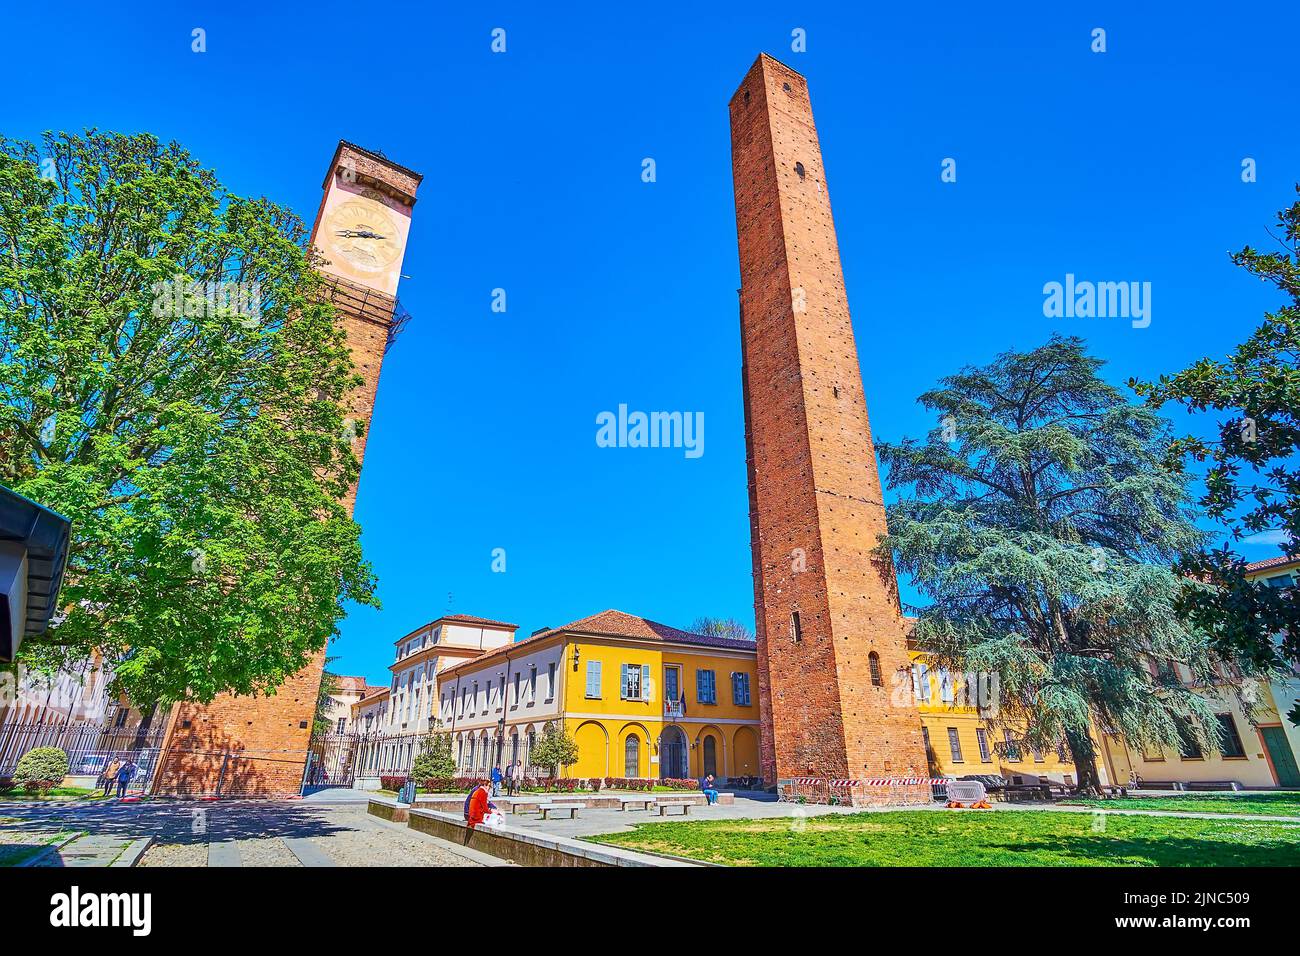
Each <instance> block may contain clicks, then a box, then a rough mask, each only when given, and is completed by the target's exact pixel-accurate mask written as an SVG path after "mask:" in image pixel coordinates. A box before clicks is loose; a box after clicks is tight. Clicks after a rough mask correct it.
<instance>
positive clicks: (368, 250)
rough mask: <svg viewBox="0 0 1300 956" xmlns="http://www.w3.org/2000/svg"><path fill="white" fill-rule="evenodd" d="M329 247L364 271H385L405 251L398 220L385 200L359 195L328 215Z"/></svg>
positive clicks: (326, 242)
mask: <svg viewBox="0 0 1300 956" xmlns="http://www.w3.org/2000/svg"><path fill="white" fill-rule="evenodd" d="M324 233H325V235H324V236H323V237H322V238H323V239H324V240H325V242H324V243H323V244H324V245H325V246H326V248H327V249H328V250H329V252H331V253H332V254H334V255H337V256H340V257H341V258H343V259H345V260H346V261H347V262H348V263H349V264H350V265H351V266H352V267H353V268H354V269H359V270H360V271H362V272H382V271H383V270H385V269H387V268H388V267H389V266H391V265H392V264H393V263H394V262H396V261H397V260H398V258H400V257H401V255H402V245H401V239H400V237H399V236H398V232H397V222H396V221H395V220H394V219H393V216H392V214H391V213H390V212H389V211H388V209H387V208H385V207H384V206H383V205H382V204H380V203H378V202H376V201H375V200H373V199H366V198H364V197H357V198H353V199H348V200H346V201H345V202H342V203H339V205H337V206H335V207H334V209H332V210H331V211H330V212H329V214H328V215H327V216H326V217H325V228H324Z"/></svg>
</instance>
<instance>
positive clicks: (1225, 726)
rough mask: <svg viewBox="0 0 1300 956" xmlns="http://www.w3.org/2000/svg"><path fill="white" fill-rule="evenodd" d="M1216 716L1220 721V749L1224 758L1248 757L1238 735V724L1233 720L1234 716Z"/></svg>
mask: <svg viewBox="0 0 1300 956" xmlns="http://www.w3.org/2000/svg"><path fill="white" fill-rule="evenodd" d="M1214 716H1215V718H1216V719H1217V720H1218V721H1219V749H1220V750H1222V751H1223V756H1225V757H1244V756H1246V748H1245V747H1243V746H1242V745H1241V735H1240V734H1239V733H1237V724H1236V721H1234V720H1233V719H1232V714H1215V715H1214Z"/></svg>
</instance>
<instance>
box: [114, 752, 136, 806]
mask: <svg viewBox="0 0 1300 956" xmlns="http://www.w3.org/2000/svg"><path fill="white" fill-rule="evenodd" d="M134 776H135V761H134V760H132V759H131V758H130V757H127V758H126V759H125V760H123V761H122V765H121V766H120V767H118V768H117V797H118V799H119V800H120V799H121V798H122V797H125V796H126V785H127V784H128V783H130V782H131V778H132V777H134Z"/></svg>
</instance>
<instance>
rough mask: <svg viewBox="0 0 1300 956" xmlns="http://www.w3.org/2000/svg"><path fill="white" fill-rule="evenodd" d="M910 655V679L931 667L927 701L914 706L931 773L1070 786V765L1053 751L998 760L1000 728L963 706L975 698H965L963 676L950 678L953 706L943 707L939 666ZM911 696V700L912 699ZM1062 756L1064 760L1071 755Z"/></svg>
mask: <svg viewBox="0 0 1300 956" xmlns="http://www.w3.org/2000/svg"><path fill="white" fill-rule="evenodd" d="M908 655H909V657H911V659H912V663H913V665H914V666H913V674H914V675H915V674H916V673H917V671H916V669H915V665H916V664H918V663H923V664H927V665H928V667H929V678H930V680H929V684H930V687H929V696H928V699H926V698H917V699H916V705H917V709H918V710H919V711H920V712H921V726H922V727H924V728H925V731H926V733H927V734H928V736H929V744H930V753H929V756H930V770H931V772H932V773H937V774H938V775H940V776H943V775H948V774H951V775H952V776H955V777H964V776H967V775H968V774H997V775H999V776H1001V777H1005V778H1007V779H1008V780H1013V781H1014V779H1015V778H1016V777H1021V778H1022V782H1024V783H1037V778H1038V777H1040V776H1045V777H1051V778H1052V779H1054V780H1058V781H1063V782H1064V781H1066V778H1067V777H1068V780H1069V782H1073V781H1074V779H1075V777H1074V764H1073V763H1071V762H1070V761H1069V760H1061V759H1060V757H1059V756H1058V755H1057V753H1056V752H1055V751H1045V752H1043V753H1041V754H1034V753H1033V752H1032V751H1030V750H1027V749H1024V750H1022V752H1021V753H1020V754H1019V757H1020V759H1019V760H1013V759H1010V757H1007V756H1001V755H1000V754H999V753H998V750H999V749H1000V748H998V746H997V745H998V744H1000V743H1002V742H1003V740H1004V737H1003V732H1002V728H1001V727H994V726H992V725H990V724H989V723H987V722H986V721H985V720H983V719H982V718H981V717H980V716H979V713H978V711H977V710H976V708H975V707H974V706H970V705H968V704H967V703H966V701H974V700H975V698H976V695H975V694H974V693H973V692H972V693H970V694H966V693H965V692H964V691H965V688H964V686H963V682H962V677H961V675H960V674H956V673H954V674H952V676H951V679H952V688H953V692H952V694H951V696H952V697H953V701H952V702H949V701H946V700H944V696H945V695H944V693H943V691H942V690H941V686H940V680H939V668H938V667H937V665H935V664H933V662H932V661H931V660H930V658H929V657H928V656H927V655H926V654H925V653H924V652H922V651H918V650H915V649H911V650H909V652H908ZM913 696H914V697H915V693H914V694H913ZM950 729H953V730H956V732H957V742H958V750H959V751H960V754H961V758H960V760H958V759H957V758H956V756H955V755H954V753H953V749H952V745H951V742H950V734H949V730H950ZM981 730H983V732H984V738H985V742H986V748H985V749H986V750H987V752H988V757H987V758H986V757H984V756H983V754H982V753H981V750H980V739H979V738H980V734H979V732H980V731H981ZM1012 736H1013V737H1015V736H1016V734H1015V729H1014V728H1012ZM1066 753H1067V756H1068V753H1069V752H1068V751H1067V752H1066ZM1040 758H1041V759H1040Z"/></svg>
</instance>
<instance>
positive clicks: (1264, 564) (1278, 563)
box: [1246, 554, 1300, 574]
mask: <svg viewBox="0 0 1300 956" xmlns="http://www.w3.org/2000/svg"><path fill="white" fill-rule="evenodd" d="M1297 560H1300V557H1292V556H1291V555H1289V554H1282V555H1278V556H1277V557H1276V558H1266V559H1265V560H1263V561H1252V562H1251V563H1250V564H1248V565H1246V573H1247V574H1251V573H1252V572H1255V571H1267V570H1269V569H1270V568H1280V567H1282V566H1283V565H1285V564H1290V563H1292V562H1293V561H1297Z"/></svg>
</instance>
